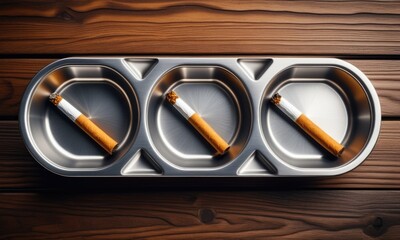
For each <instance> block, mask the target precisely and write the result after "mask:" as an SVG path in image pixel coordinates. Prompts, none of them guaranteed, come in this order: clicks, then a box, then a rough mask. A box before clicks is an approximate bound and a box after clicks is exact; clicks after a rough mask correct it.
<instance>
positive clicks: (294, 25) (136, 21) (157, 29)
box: [0, 0, 400, 56]
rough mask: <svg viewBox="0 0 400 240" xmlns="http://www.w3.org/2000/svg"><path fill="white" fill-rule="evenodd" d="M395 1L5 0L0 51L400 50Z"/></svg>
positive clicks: (1, 9)
mask: <svg viewBox="0 0 400 240" xmlns="http://www.w3.org/2000/svg"><path fill="white" fill-rule="evenodd" d="M399 9H400V3H399V2H398V1H268V2H260V1H251V2H250V1H249V2H247V1H246V4H243V2H242V1H229V2H228V1H226V2H223V1H212V0H207V1H199V0H195V1H185V2H181V1H165V2H164V1H151V2H148V1H143V2H130V1H111V0H110V1H95V0H91V1H55V0H52V1H41V2H36V1H13V0H9V1H2V2H1V3H0V20H1V21H0V32H1V33H2V34H1V36H0V54H160V53H165V54H177V53H178V54H215V53H219V54H238V53H242V54H243V53H244V54H293V53H295V54H318V55H321V54H325V55H336V56H337V55H352V54H353V55H396V54H399V53H400V48H399V47H398V46H399V42H400V40H399V39H400V28H399V27H398V25H399V22H400V10H399Z"/></svg>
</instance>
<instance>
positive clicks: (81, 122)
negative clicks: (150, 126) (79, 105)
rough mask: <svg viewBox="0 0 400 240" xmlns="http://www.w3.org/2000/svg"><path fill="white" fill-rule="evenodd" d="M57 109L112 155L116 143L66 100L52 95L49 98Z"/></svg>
mask: <svg viewBox="0 0 400 240" xmlns="http://www.w3.org/2000/svg"><path fill="white" fill-rule="evenodd" d="M49 99H50V102H52V103H53V104H54V105H55V106H57V108H58V109H60V110H61V111H62V112H63V113H64V114H65V115H66V116H68V118H69V119H71V120H72V121H73V122H75V124H76V125H78V126H79V127H80V128H81V129H82V130H83V131H84V132H85V133H86V134H88V135H89V136H90V137H91V138H92V139H93V140H95V141H96V142H97V143H98V144H99V145H100V146H101V147H102V148H103V149H104V150H106V151H107V152H108V153H109V154H112V153H113V152H114V150H115V149H116V147H117V145H118V143H117V141H115V140H114V139H113V138H112V137H110V136H109V135H108V134H107V133H105V132H104V131H103V130H102V129H101V128H99V127H98V126H97V125H96V124H94V122H92V121H91V120H90V119H89V118H88V117H86V116H85V115H84V114H82V113H81V112H80V111H79V110H78V109H76V108H75V107H74V106H72V105H71V104H70V103H69V102H68V101H67V100H65V99H63V98H62V97H61V96H60V95H59V94H57V93H52V94H51V95H50V97H49Z"/></svg>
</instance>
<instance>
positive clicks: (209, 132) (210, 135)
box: [167, 91, 230, 155]
mask: <svg viewBox="0 0 400 240" xmlns="http://www.w3.org/2000/svg"><path fill="white" fill-rule="evenodd" d="M167 100H168V102H170V103H171V104H172V105H173V106H174V107H175V109H177V110H178V112H180V113H181V114H182V116H184V117H185V118H186V119H187V120H188V121H189V123H190V124H191V125H192V126H193V127H194V128H195V129H196V130H197V131H198V132H199V133H200V134H201V136H203V137H204V138H205V139H206V140H207V142H208V143H210V144H211V146H213V147H214V148H215V150H217V153H218V154H219V155H221V154H224V153H225V152H226V151H228V149H229V148H230V146H229V144H228V143H227V142H225V140H224V139H222V137H221V136H219V135H218V133H217V132H215V130H214V129H213V128H212V127H211V126H210V125H208V123H207V122H206V121H205V120H204V119H203V118H202V117H201V116H200V115H199V114H198V113H196V112H195V111H194V110H193V109H192V108H191V107H190V106H189V105H188V104H187V103H186V102H185V101H183V100H182V99H181V98H179V96H178V95H177V94H176V93H175V92H174V91H171V92H169V93H167Z"/></svg>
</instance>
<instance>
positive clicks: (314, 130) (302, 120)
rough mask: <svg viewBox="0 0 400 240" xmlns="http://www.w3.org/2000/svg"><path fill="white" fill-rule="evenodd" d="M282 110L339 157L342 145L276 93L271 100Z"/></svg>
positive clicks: (342, 148) (342, 149)
mask: <svg viewBox="0 0 400 240" xmlns="http://www.w3.org/2000/svg"><path fill="white" fill-rule="evenodd" d="M271 101H272V102H273V103H274V104H275V105H276V106H277V107H278V108H279V109H280V110H282V112H284V113H285V114H286V115H287V116H288V117H289V118H290V119H291V120H292V121H294V122H295V123H296V124H297V125H298V126H299V127H300V128H301V129H303V130H304V131H305V132H306V133H307V134H308V135H309V136H310V137H312V138H313V139H314V140H315V141H316V142H318V143H319V144H320V145H321V146H322V147H324V148H325V149H326V150H328V151H329V152H330V153H332V154H333V155H335V156H337V157H339V156H340V155H341V154H342V152H343V151H344V146H343V145H341V144H340V143H338V142H337V141H336V140H335V139H333V138H332V137H331V136H329V135H328V134H327V133H326V132H325V131H324V130H322V129H321V128H320V127H318V126H317V125H316V124H315V123H314V122H313V121H311V120H310V119H309V118H308V117H307V116H306V115H305V114H303V113H302V112H301V111H300V110H299V109H297V108H296V107H295V106H293V105H292V104H291V103H290V102H289V101H288V100H286V99H285V98H284V97H282V96H281V95H279V94H278V93H276V94H275V95H274V96H273V97H272V100H271Z"/></svg>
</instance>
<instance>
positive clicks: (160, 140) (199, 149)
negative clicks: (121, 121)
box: [147, 66, 252, 169]
mask: <svg viewBox="0 0 400 240" xmlns="http://www.w3.org/2000/svg"><path fill="white" fill-rule="evenodd" d="M171 90H173V91H174V92H176V93H177V94H178V95H179V98H181V99H183V100H184V101H185V103H187V104H188V105H189V106H190V107H191V108H192V109H193V110H194V111H195V112H196V113H198V114H199V115H200V116H201V117H202V118H203V119H204V120H205V121H206V122H207V123H208V124H209V125H210V126H211V127H212V128H213V129H214V130H215V132H217V133H218V134H219V135H220V137H221V138H222V139H224V140H225V141H226V142H228V143H229V144H230V145H231V147H230V149H229V151H227V152H226V153H225V154H223V155H220V156H217V154H216V150H215V149H214V148H213V147H212V146H211V145H210V144H209V143H208V142H207V141H206V140H205V138H204V137H203V136H202V135H201V134H200V133H199V132H198V131H196V129H195V128H194V127H193V126H192V125H191V124H190V123H189V122H188V120H187V119H185V118H184V117H183V116H182V115H181V114H180V113H179V112H178V111H177V110H176V109H174V107H173V106H172V105H171V103H170V102H168V101H167V100H166V99H165V97H166V94H167V93H168V92H169V91H171ZM147 109H148V115H147V121H148V130H149V133H150V137H151V140H152V142H153V143H154V146H155V147H156V149H157V150H158V152H159V154H160V155H161V157H162V158H163V159H164V160H165V161H167V162H169V163H171V164H172V165H173V166H175V167H178V168H183V169H185V168H186V169H193V168H196V169H201V168H204V169H212V168H218V167H221V166H223V165H225V164H228V163H229V162H231V161H232V160H233V159H235V158H236V157H237V156H238V154H239V153H240V152H241V151H242V150H243V148H244V147H245V145H246V143H247V140H248V137H249V133H250V129H251V123H252V114H251V106H250V100H249V96H248V94H247V91H246V89H245V88H244V86H243V84H242V82H241V81H240V80H239V79H238V78H237V77H236V76H235V75H234V74H233V73H231V72H230V71H228V70H227V69H225V68H222V67H218V66H181V67H177V68H174V69H172V70H170V71H169V72H167V73H166V74H165V75H163V76H162V77H161V78H160V79H159V80H158V82H157V84H156V86H155V87H154V88H153V90H152V93H151V98H150V100H149V102H148V107H147Z"/></svg>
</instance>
